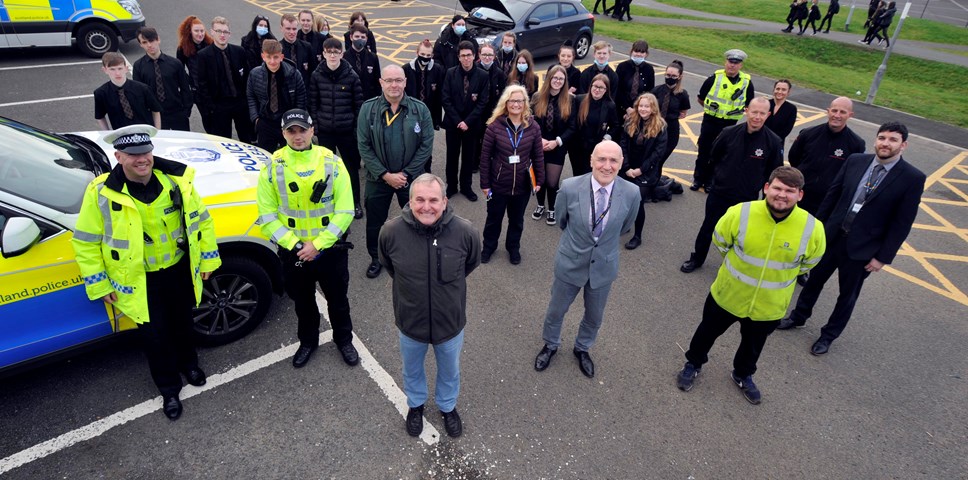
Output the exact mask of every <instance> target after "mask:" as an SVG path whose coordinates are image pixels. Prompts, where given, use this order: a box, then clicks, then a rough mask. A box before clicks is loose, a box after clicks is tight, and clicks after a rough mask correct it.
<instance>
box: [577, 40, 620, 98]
mask: <svg viewBox="0 0 968 480" xmlns="http://www.w3.org/2000/svg"><path fill="white" fill-rule="evenodd" d="M592 48H593V49H594V50H595V61H594V63H592V65H591V66H590V67H588V68H586V69H585V70H583V71H582V72H581V85H579V87H578V90H577V91H576V92H575V93H588V86H589V85H591V84H592V78H595V75H598V74H599V73H604V74H605V75H608V84H609V85H618V75H617V74H616V73H615V70H612V67H611V66H610V65H609V64H608V58H609V57H610V56H611V55H612V46H611V45H609V44H608V42H605V41H603V40H600V41H597V42H595V44H594V45H592ZM609 96H610V97H611V98H612V100H613V101H614V100H615V87H612V91H610V92H609Z"/></svg>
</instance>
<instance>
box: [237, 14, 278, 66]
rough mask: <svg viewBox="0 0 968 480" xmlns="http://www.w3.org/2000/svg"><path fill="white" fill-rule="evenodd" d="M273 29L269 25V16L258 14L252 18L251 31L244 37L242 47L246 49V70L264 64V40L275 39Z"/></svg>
mask: <svg viewBox="0 0 968 480" xmlns="http://www.w3.org/2000/svg"><path fill="white" fill-rule="evenodd" d="M275 39H276V37H274V36H273V35H272V29H271V27H269V17H266V16H263V15H256V16H255V18H254V19H252V28H251V29H250V30H249V33H246V34H245V36H244V37H242V48H244V49H245V64H246V65H247V66H248V68H247V69H246V71H251V70H252V69H253V68H256V67H258V66H259V65H262V42H264V41H265V40H275Z"/></svg>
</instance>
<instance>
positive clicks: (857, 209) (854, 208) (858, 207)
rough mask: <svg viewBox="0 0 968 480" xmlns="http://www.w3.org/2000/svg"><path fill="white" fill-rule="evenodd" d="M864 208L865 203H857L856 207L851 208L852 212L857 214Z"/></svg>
mask: <svg viewBox="0 0 968 480" xmlns="http://www.w3.org/2000/svg"><path fill="white" fill-rule="evenodd" d="M863 206H864V204H863V203H855V204H854V206H853V207H851V208H850V211H851V212H854V213H857V212H859V211H860V209H861V207H863Z"/></svg>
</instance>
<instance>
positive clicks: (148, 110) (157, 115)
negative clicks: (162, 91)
mask: <svg viewBox="0 0 968 480" xmlns="http://www.w3.org/2000/svg"><path fill="white" fill-rule="evenodd" d="M101 71H103V72H104V74H105V75H107V76H108V78H109V79H110V80H109V81H108V82H106V83H105V84H104V85H101V86H100V87H98V88H97V90H94V119H95V120H97V124H98V127H100V129H101V130H111V129H118V128H121V127H126V126H128V125H138V124H145V125H154V126H155V128H160V127H161V105H159V104H158V100H157V99H156V98H155V95H154V94H153V93H152V91H151V89H149V88H148V86H147V85H145V84H143V83H141V82H138V81H135V80H128V64H127V63H125V61H124V55H121V54H120V53H118V52H108V53H105V54H104V55H102V56H101ZM105 115H107V118H105ZM108 120H110V121H111V123H110V124H109V123H108Z"/></svg>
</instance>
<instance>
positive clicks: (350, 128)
mask: <svg viewBox="0 0 968 480" xmlns="http://www.w3.org/2000/svg"><path fill="white" fill-rule="evenodd" d="M362 105H363V87H362V86H361V84H360V77H358V76H357V75H356V72H355V71H353V67H351V66H350V64H349V63H347V62H346V60H340V62H339V67H337V69H336V70H335V71H333V70H330V69H329V66H328V65H327V64H326V62H323V63H321V64H319V67H316V71H314V72H313V76H312V78H310V80H309V115H311V116H312V117H313V120H315V121H316V125H317V127H316V128H317V129H318V130H319V131H321V132H327V133H333V132H335V133H344V132H345V133H350V132H355V131H356V116H357V114H358V113H359V111H360V106H362Z"/></svg>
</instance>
